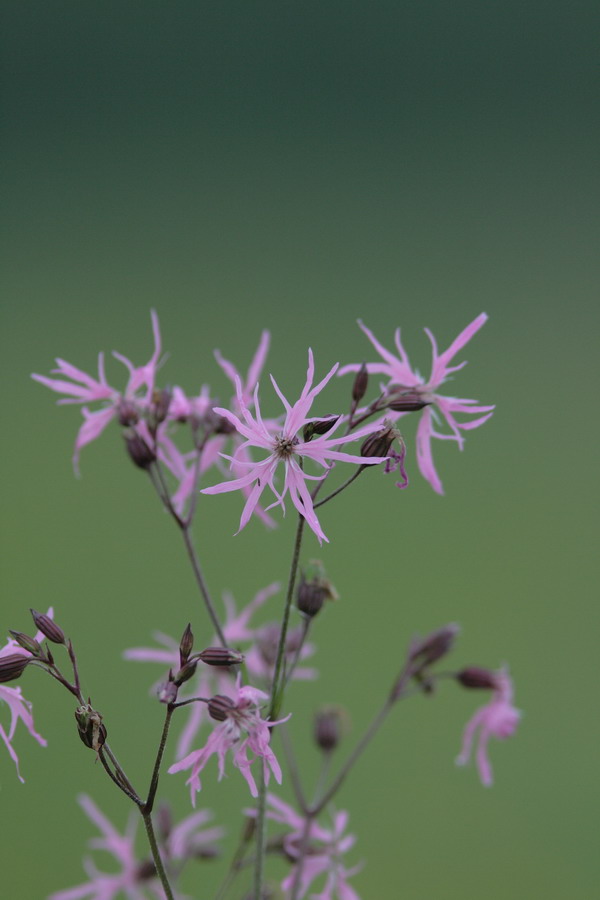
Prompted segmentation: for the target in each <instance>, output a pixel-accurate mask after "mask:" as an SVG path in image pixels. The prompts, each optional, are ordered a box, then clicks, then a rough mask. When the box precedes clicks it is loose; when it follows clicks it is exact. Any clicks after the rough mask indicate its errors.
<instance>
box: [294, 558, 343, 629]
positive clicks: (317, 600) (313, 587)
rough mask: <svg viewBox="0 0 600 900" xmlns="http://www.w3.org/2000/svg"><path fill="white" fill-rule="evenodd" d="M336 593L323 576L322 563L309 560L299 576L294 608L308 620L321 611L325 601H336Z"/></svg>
mask: <svg viewBox="0 0 600 900" xmlns="http://www.w3.org/2000/svg"><path fill="white" fill-rule="evenodd" d="M337 598H338V595H337V591H336V589H335V588H334V586H333V585H332V583H331V582H330V581H329V579H328V578H327V575H326V574H325V568H324V567H323V563H321V562H320V561H319V560H317V559H311V561H310V563H309V565H308V566H307V568H306V569H305V570H303V572H302V574H301V576H300V583H299V585H298V590H297V592H296V606H297V607H298V609H299V610H300V612H301V613H303V614H304V615H305V616H307V617H308V618H309V619H312V618H313V616H316V615H317V613H318V612H320V611H321V609H322V607H323V604H324V603H325V601H326V600H337Z"/></svg>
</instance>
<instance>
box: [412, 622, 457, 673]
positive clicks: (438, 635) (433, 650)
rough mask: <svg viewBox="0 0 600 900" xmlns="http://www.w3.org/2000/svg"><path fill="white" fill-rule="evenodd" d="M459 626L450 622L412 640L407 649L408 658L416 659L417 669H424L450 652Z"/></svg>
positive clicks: (413, 660)
mask: <svg viewBox="0 0 600 900" xmlns="http://www.w3.org/2000/svg"><path fill="white" fill-rule="evenodd" d="M459 631H460V628H459V626H458V625H456V624H454V623H451V624H450V625H445V626H444V627H443V628H438V629H437V631H432V632H431V634H429V635H427V637H425V638H422V639H419V638H417V639H416V640H413V642H412V644H411V646H410V647H409V650H408V658H409V660H410V661H411V662H415V661H418V662H419V663H420V666H419V669H424V668H425V667H426V666H430V665H431V664H432V663H434V662H437V660H438V659H441V658H442V656H445V655H446V654H447V653H449V652H450V650H451V649H452V646H453V644H454V641H455V640H456V636H457V634H458V633H459Z"/></svg>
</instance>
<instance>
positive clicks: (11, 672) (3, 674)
mask: <svg viewBox="0 0 600 900" xmlns="http://www.w3.org/2000/svg"><path fill="white" fill-rule="evenodd" d="M30 662H31V657H30V656H23V654H22V653H8V654H7V655H6V656H0V684H5V683H6V682H7V681H16V680H17V678H20V677H21V675H22V674H23V672H24V671H25V669H26V668H27V666H28V665H29V663H30Z"/></svg>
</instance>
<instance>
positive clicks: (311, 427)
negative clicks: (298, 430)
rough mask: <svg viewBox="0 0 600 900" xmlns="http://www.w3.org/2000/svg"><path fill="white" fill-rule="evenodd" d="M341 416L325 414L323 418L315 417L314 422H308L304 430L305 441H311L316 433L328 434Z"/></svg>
mask: <svg viewBox="0 0 600 900" xmlns="http://www.w3.org/2000/svg"><path fill="white" fill-rule="evenodd" d="M338 419H339V416H333V415H332V416H325V417H324V418H323V419H315V421H314V422H307V423H306V425H305V426H304V428H303V430H302V437H303V439H304V440H305V441H310V440H312V438H314V436H315V434H316V435H323V434H327V432H328V431H331V429H332V428H333V426H334V425H335V423H336V422H337V420H338Z"/></svg>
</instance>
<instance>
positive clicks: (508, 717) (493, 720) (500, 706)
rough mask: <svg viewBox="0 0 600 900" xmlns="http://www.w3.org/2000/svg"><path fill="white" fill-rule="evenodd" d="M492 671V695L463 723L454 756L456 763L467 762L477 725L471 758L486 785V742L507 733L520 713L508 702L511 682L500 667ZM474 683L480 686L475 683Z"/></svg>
mask: <svg viewBox="0 0 600 900" xmlns="http://www.w3.org/2000/svg"><path fill="white" fill-rule="evenodd" d="M493 675H494V696H493V697H492V700H491V701H490V702H489V703H488V704H487V705H486V706H482V707H481V708H480V709H478V710H477V712H476V713H475V715H474V716H473V717H472V719H470V720H469V722H468V723H467V725H466V727H465V730H464V734H463V743H462V749H461V751H460V754H459V756H458V757H457V759H456V762H457V764H458V765H459V766H464V765H465V764H466V763H468V761H469V758H470V756H471V746H472V744H473V739H474V736H475V732H476V731H477V729H478V728H479V739H478V742H477V751H476V753H475V759H476V762H477V768H478V770H479V777H480V778H481V783H482V784H484V785H485V786H486V787H489V786H490V785H491V784H492V782H493V778H492V767H491V764H490V761H489V759H488V753H487V745H488V742H489V740H490V738H491V737H495V738H499V739H501V740H503V739H504V738H507V737H511V736H512V735H513V734H514V732H515V729H516V727H517V725H518V723H519V719H520V717H521V713H520V711H519V710H518V709H515V707H514V706H513V703H512V698H513V686H512V681H511V679H510V676H509V674H508V672H507V671H506V670H505V669H503V670H501V671H500V672H494V673H493ZM470 686H471V685H470ZM476 686H477V687H480V685H479V684H477V685H476Z"/></svg>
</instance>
